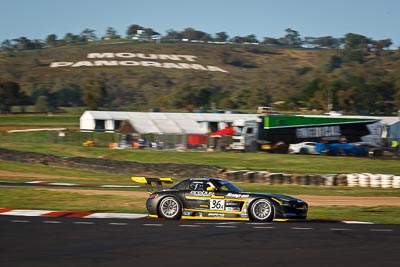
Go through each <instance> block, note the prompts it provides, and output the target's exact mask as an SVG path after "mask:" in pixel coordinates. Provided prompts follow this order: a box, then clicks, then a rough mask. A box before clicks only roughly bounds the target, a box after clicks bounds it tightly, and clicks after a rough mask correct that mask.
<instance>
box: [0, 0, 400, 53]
mask: <svg viewBox="0 0 400 267" xmlns="http://www.w3.org/2000/svg"><path fill="white" fill-rule="evenodd" d="M0 4H1V5H0V6H1V9H0V10H1V16H0V42H2V41H4V40H6V39H9V40H12V39H15V38H19V37H27V38H29V39H41V40H45V39H46V37H47V36H48V35H49V34H56V35H57V37H58V38H59V39H61V38H63V37H64V36H65V34H66V33H69V32H71V33H73V34H80V33H81V32H82V31H83V30H84V29H86V28H89V29H92V30H95V34H96V35H97V37H102V36H104V35H105V32H106V29H107V28H108V27H112V28H114V29H115V30H116V31H117V34H119V35H121V36H126V30H127V29H128V27H129V26H130V25H132V24H138V25H140V26H143V27H145V28H152V29H153V30H155V31H156V32H159V33H160V34H162V35H165V34H166V32H167V31H168V30H171V29H172V30H175V31H183V30H184V29H186V28H188V27H192V28H194V29H196V30H200V31H204V32H206V33H209V34H215V33H217V32H226V33H227V34H228V35H229V37H230V38H231V37H234V36H246V35H249V34H255V35H256V36H257V38H258V40H259V41H262V40H263V38H264V37H271V38H279V37H283V36H284V35H286V31H285V30H286V29H288V28H291V29H293V30H296V31H298V33H299V34H300V36H301V37H303V38H304V37H323V36H332V37H335V38H341V37H344V36H345V35H346V34H347V33H355V34H361V35H364V36H366V37H368V38H372V39H373V40H382V39H387V38H390V39H391V40H392V42H393V45H392V48H393V49H397V48H398V47H399V46H400V30H399V26H400V14H399V13H400V1H399V0H380V1H367V0H302V1H300V0H0Z"/></svg>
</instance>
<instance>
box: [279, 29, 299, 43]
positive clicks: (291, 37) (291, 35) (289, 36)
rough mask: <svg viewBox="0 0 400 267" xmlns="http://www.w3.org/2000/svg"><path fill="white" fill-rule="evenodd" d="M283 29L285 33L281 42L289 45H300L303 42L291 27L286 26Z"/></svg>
mask: <svg viewBox="0 0 400 267" xmlns="http://www.w3.org/2000/svg"><path fill="white" fill-rule="evenodd" d="M285 31H286V35H285V37H283V38H281V43H283V44H285V45H287V46H291V47H300V46H301V45H302V44H303V43H302V41H301V38H300V34H299V32H298V31H295V30H293V29H291V28H287V29H286V30H285Z"/></svg>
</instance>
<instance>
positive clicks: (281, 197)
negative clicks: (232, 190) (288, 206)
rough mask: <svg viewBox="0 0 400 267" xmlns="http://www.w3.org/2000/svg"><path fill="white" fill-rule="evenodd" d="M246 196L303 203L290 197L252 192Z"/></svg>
mask: <svg viewBox="0 0 400 267" xmlns="http://www.w3.org/2000/svg"><path fill="white" fill-rule="evenodd" d="M242 194H243V193H242ZM246 194H250V195H252V196H259V197H270V198H271V197H273V198H276V199H278V200H285V201H297V202H305V201H304V200H301V199H299V198H295V197H292V196H286V195H279V194H270V193H254V192H247V193H246Z"/></svg>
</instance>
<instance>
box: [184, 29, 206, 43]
mask: <svg viewBox="0 0 400 267" xmlns="http://www.w3.org/2000/svg"><path fill="white" fill-rule="evenodd" d="M181 35H182V38H185V39H189V40H202V41H210V40H212V38H211V36H210V35H209V34H208V33H205V32H203V31H198V30H195V29H193V28H186V29H185V30H183V31H182V32H181Z"/></svg>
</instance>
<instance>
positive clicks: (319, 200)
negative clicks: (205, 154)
mask: <svg viewBox="0 0 400 267" xmlns="http://www.w3.org/2000/svg"><path fill="white" fill-rule="evenodd" d="M1 178H27V179H29V180H34V179H37V180H41V181H49V182H51V179H57V178H58V179H60V178H62V179H65V180H68V179H74V180H76V179H77V178H76V177H67V176H58V175H47V174H29V175H27V174H26V173H20V172H12V171H2V170H0V179H1ZM89 179H90V180H93V179H92V178H79V180H82V181H84V180H89ZM47 190H50V191H58V192H71V193H78V192H79V193H80V194H85V195H94V194H102V195H116V196H124V197H143V198H145V197H146V196H147V193H146V192H139V191H121V190H96V189H92V190H87V189H86V190H79V189H76V188H47ZM296 197H298V198H300V199H303V200H305V201H306V202H307V203H308V204H309V205H310V206H360V207H374V206H400V197H349V196H311V195H296Z"/></svg>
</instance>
